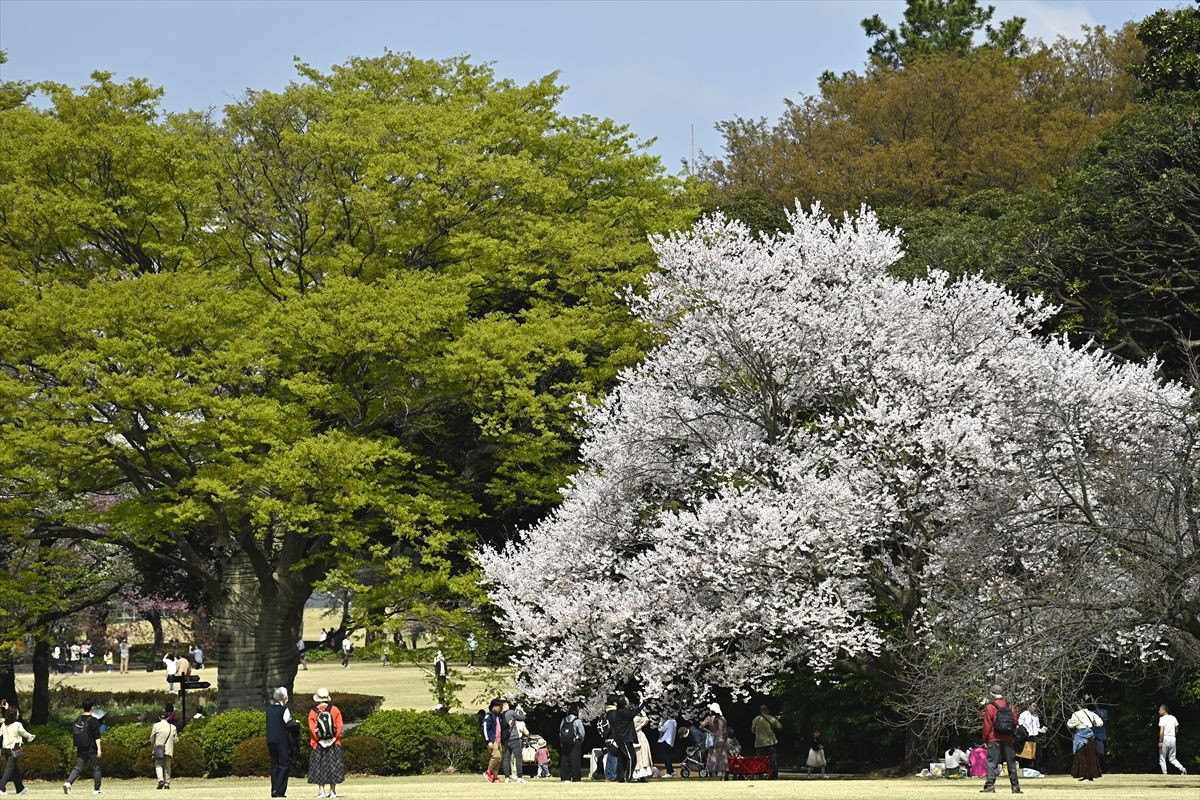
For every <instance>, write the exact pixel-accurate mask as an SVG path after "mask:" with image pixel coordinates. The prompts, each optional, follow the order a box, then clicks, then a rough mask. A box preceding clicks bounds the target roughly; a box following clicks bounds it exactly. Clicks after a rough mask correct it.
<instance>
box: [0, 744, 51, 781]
mask: <svg viewBox="0 0 1200 800" xmlns="http://www.w3.org/2000/svg"><path fill="white" fill-rule="evenodd" d="M22 750H24V751H25V755H23V756H22V757H21V773H22V775H23V777H24V778H25V780H30V779H40V780H58V779H60V778H63V777H65V776H66V774H67V769H66V766H65V764H64V763H63V757H62V752H61V751H60V750H59V749H58V748H57V747H55V746H54V745H52V744H42V743H40V742H34V743H33V744H27V745H25V746H24V747H23V748H22ZM5 766H7V763H6V760H5V759H3V758H0V769H4V767H5Z"/></svg>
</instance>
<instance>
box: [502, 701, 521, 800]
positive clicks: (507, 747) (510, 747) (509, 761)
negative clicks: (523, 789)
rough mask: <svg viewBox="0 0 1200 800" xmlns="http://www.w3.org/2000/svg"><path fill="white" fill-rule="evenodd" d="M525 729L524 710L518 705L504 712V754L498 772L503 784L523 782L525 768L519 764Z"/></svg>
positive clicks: (515, 704)
mask: <svg viewBox="0 0 1200 800" xmlns="http://www.w3.org/2000/svg"><path fill="white" fill-rule="evenodd" d="M524 728H525V709H523V708H521V704H520V703H514V704H513V706H512V708H509V709H508V710H506V711H505V712H504V752H503V755H502V756H501V762H500V772H501V774H502V775H504V782H505V783H509V782H511V781H516V782H517V783H524V782H525V768H524V766H523V765H522V762H521V737H522V735H523V732H524Z"/></svg>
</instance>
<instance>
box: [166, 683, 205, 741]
mask: <svg viewBox="0 0 1200 800" xmlns="http://www.w3.org/2000/svg"><path fill="white" fill-rule="evenodd" d="M167 683H178V684H179V727H180V728H182V727H183V726H184V725H187V721H188V715H187V693H188V690H189V689H207V688H208V687H210V686H212V684H211V683H209V682H208V681H202V680H200V676H199V675H170V676H168V677H167Z"/></svg>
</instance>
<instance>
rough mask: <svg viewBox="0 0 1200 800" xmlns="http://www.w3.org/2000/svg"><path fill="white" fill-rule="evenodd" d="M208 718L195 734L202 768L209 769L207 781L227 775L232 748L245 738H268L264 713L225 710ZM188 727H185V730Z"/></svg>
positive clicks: (189, 726)
mask: <svg viewBox="0 0 1200 800" xmlns="http://www.w3.org/2000/svg"><path fill="white" fill-rule="evenodd" d="M208 719H209V721H208V723H207V724H205V725H204V727H203V729H202V730H201V731H200V732H199V733H198V738H199V742H200V747H201V749H202V750H203V751H204V766H205V767H206V768H207V769H208V777H210V778H219V777H222V776H224V775H228V774H229V769H230V762H231V760H232V758H233V750H234V748H235V747H237V746H238V745H239V744H241V743H242V742H244V741H246V740H247V739H253V738H254V737H256V736H266V735H267V714H266V712H265V711H249V710H243V711H226V712H225V713H223V714H217V715H216V716H214V717H210V718H208ZM191 727H192V726H191V725H188V726H186V727H185V728H184V730H185V731H186V730H187V729H188V728H191Z"/></svg>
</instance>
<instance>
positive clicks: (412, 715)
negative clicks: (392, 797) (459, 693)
mask: <svg viewBox="0 0 1200 800" xmlns="http://www.w3.org/2000/svg"><path fill="white" fill-rule="evenodd" d="M474 730H475V716H474V715H472V714H430V713H428V712H425V711H380V712H378V713H376V714H372V715H371V716H370V717H368V718H367V719H366V720H365V721H364V722H363V723H362V724H361V725H359V726H358V727H356V728H354V730H353V731H351V732H350V733H349V734H348V735H347V741H349V740H350V739H352V738H356V737H359V736H371V737H374V738H377V739H379V740H380V741H381V742H382V743H383V749H384V757H383V771H384V774H387V775H412V774H416V773H420V772H423V771H424V770H425V769H426V768H429V767H432V766H433V765H434V764H435V762H436V761H437V760H438V752H437V747H436V742H437V740H438V738H439V737H446V736H459V737H462V738H464V739H467V740H468V741H470V740H471V734H472V733H473V732H474ZM464 734H465V735H464ZM481 744H482V743H481Z"/></svg>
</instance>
